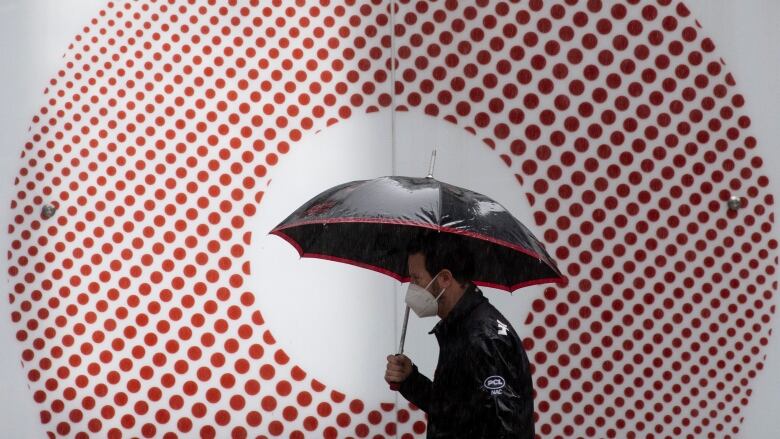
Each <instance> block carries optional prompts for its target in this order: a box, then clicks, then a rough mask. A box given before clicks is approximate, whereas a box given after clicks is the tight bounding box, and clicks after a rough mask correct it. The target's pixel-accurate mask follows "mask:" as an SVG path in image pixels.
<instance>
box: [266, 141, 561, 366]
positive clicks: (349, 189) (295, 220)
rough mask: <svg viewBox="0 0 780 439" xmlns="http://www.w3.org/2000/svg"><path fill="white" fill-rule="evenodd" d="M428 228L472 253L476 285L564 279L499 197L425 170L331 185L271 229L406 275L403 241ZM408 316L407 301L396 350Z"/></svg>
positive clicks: (341, 257) (324, 253)
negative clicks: (443, 179)
mask: <svg viewBox="0 0 780 439" xmlns="http://www.w3.org/2000/svg"><path fill="white" fill-rule="evenodd" d="M434 157H435V154H434ZM432 170H433V161H432V162H431V172H432ZM430 231H436V232H439V233H446V234H450V235H452V236H455V237H457V240H458V245H459V246H460V247H462V248H464V249H467V250H470V251H471V253H472V254H473V255H475V257H476V259H477V261H478V263H477V264H476V267H475V269H476V271H475V274H474V278H473V279H472V281H473V282H474V283H475V284H477V285H481V286H488V287H493V288H498V289H502V290H505V291H510V292H511V291H514V290H516V289H518V288H521V287H524V286H528V285H535V284H542V283H548V282H561V281H565V279H566V278H565V277H564V276H563V275H562V274H561V272H560V271H559V270H558V268H557V267H556V265H555V262H554V261H553V260H552V258H551V257H550V256H549V255H548V254H547V252H546V251H545V249H544V246H543V245H542V244H541V243H540V242H539V241H538V240H537V239H536V238H535V237H534V236H533V234H532V233H531V232H530V231H529V230H528V229H527V228H526V227H525V226H524V225H523V224H522V223H521V222H520V221H518V220H517V219H516V218H515V217H514V216H512V214H510V213H509V212H508V211H507V210H506V208H504V207H503V206H502V205H501V204H499V203H497V202H496V201H494V200H492V199H490V198H488V197H486V196H484V195H482V194H479V193H476V192H473V191H470V190H467V189H463V188H460V187H457V186H453V185H451V184H447V183H444V182H441V181H438V180H436V179H434V178H433V176H432V175H430V174H429V175H428V177H426V178H416V177H398V176H392V177H381V178H376V179H374V180H360V181H352V182H349V183H344V184H341V185H338V186H335V187H333V188H331V189H328V190H326V191H325V192H323V193H321V194H319V195H317V196H316V197H314V198H312V199H311V200H309V201H308V202H306V203H305V204H304V205H303V206H301V207H299V208H298V210H296V211H295V212H293V213H292V214H291V215H290V216H289V217H287V219H285V220H284V221H282V222H281V223H280V224H279V225H278V226H276V227H275V228H274V229H273V230H272V231H271V232H270V233H272V234H274V235H277V236H279V237H281V238H283V239H285V240H286V241H287V242H289V243H290V244H292V245H293V247H295V248H296V249H297V250H298V254H299V255H300V256H301V257H308V258H321V259H327V260H331V261H337V262H344V263H347V264H352V265H356V266H359V267H363V268H368V269H371V270H374V271H377V272H380V273H384V274H386V275H388V276H391V277H393V278H395V279H398V280H399V281H401V282H409V281H410V278H409V274H408V268H407V254H406V246H407V244H408V243H409V242H411V241H412V240H414V239H416V238H417V237H418V236H420V234H421V233H423V232H429V233H430ZM408 319H409V307H408V306H407V308H406V315H405V316H404V324H403V329H402V331H401V343H400V347H399V349H398V352H399V354H400V353H403V346H404V339H405V338H406V326H407V322H408Z"/></svg>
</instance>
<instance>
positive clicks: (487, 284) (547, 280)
mask: <svg viewBox="0 0 780 439" xmlns="http://www.w3.org/2000/svg"><path fill="white" fill-rule="evenodd" d="M565 280H566V278H565V277H548V278H545V279H534V280H529V281H525V282H520V283H519V284H515V285H512V286H511V287H510V286H506V285H500V284H494V283H490V282H482V281H478V280H475V281H472V282H474V284H476V285H479V286H481V287H489V288H495V289H497V290H503V291H506V292H508V293H511V292H512V291H514V290H517V289H520V288H524V287H529V286H531V285H539V284H546V283H552V282H563V281H565Z"/></svg>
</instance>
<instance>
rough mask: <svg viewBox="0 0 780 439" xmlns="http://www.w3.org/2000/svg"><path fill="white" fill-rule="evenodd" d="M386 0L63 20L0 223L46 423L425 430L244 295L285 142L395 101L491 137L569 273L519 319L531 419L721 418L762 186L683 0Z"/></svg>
mask: <svg viewBox="0 0 780 439" xmlns="http://www.w3.org/2000/svg"><path fill="white" fill-rule="evenodd" d="M388 5H389V4H388V2H382V1H380V0H373V1H370V2H356V1H344V2H335V1H329V0H320V1H318V2H313V1H304V0H296V1H294V2H293V1H289V2H282V1H280V0H273V1H270V2H262V3H261V2H259V1H256V0H247V1H243V2H237V1H235V0H227V1H223V2H217V1H214V0H211V1H194V0H191V1H187V2H185V1H180V2H175V1H166V2H163V1H154V0H149V1H140V2H132V1H130V2H120V3H114V2H111V3H108V5H107V7H106V9H105V10H102V11H101V12H100V14H99V17H97V18H95V19H94V20H92V22H91V24H90V25H89V26H88V27H85V28H84V29H83V32H82V33H81V35H79V36H78V37H77V39H76V42H75V43H74V45H73V46H72V47H71V50H70V52H69V54H68V55H67V57H66V61H65V63H66V65H65V67H64V68H63V69H62V70H61V71H60V72H58V74H57V75H56V77H55V78H53V79H52V80H51V81H50V84H49V88H48V89H47V90H46V95H47V97H48V101H47V103H46V105H45V106H44V107H43V108H41V110H40V112H39V114H38V115H37V116H36V117H35V118H34V120H33V126H32V129H31V131H32V133H33V134H32V137H31V139H30V141H29V143H27V144H26V145H25V148H24V150H23V157H24V159H25V164H24V167H23V168H22V169H21V170H20V171H19V175H18V177H17V179H16V186H17V189H18V192H17V197H16V199H15V200H14V201H13V203H12V209H13V211H14V217H13V222H12V224H11V225H10V226H9V232H10V234H11V235H12V237H13V242H12V244H11V248H10V249H9V253H8V256H9V260H10V268H9V274H10V276H11V281H12V285H13V291H12V292H11V293H10V295H9V299H10V301H11V303H12V304H13V305H14V307H15V310H14V312H13V314H12V319H13V321H14V323H15V325H16V327H17V329H18V332H17V334H16V336H17V339H18V340H19V341H20V342H22V343H23V344H24V345H25V347H26V349H25V350H24V353H23V358H22V361H23V364H24V366H25V369H26V370H27V371H28V380H29V383H30V386H31V388H32V389H33V397H34V399H35V401H36V402H37V403H38V404H39V406H40V408H41V412H40V417H41V422H43V423H44V424H45V425H46V427H47V429H48V432H49V436H50V437H54V436H55V435H73V436H76V437H89V436H96V437H102V436H106V437H117V438H118V437H136V436H142V437H164V438H173V437H192V436H201V437H227V436H230V437H239V438H240V437H247V436H248V435H249V434H252V435H255V434H256V432H262V434H263V435H265V436H266V437H267V436H272V437H281V436H284V437H291V438H293V437H311V436H317V437H319V436H324V437H343V436H356V437H361V438H362V437H369V436H370V437H377V436H378V437H386V436H396V435H398V436H400V437H404V438H408V437H412V436H419V435H422V434H424V432H425V422H424V416H423V414H422V412H421V411H419V410H416V409H415V408H414V407H410V406H409V405H407V404H404V406H402V407H396V406H394V405H393V404H379V403H378V402H377V403H374V402H364V401H360V400H357V399H353V398H350V397H349V395H345V394H343V393H340V392H339V391H338V390H336V389H331V388H329V387H327V383H320V382H319V381H317V379H316V377H312V376H311V375H310V374H309V373H308V372H306V371H304V370H302V369H301V368H299V367H298V366H296V365H295V364H294V361H295V359H291V358H289V357H288V356H287V355H286V354H285V353H284V351H283V347H279V346H277V345H276V343H275V340H274V337H273V335H272V332H271V329H272V328H268V327H266V326H265V325H264V321H263V317H262V315H261V313H260V312H259V311H257V310H256V309H255V306H254V300H255V299H254V297H255V296H254V294H256V293H257V292H252V291H247V290H246V289H245V288H243V283H244V280H245V277H246V276H247V275H248V273H249V269H250V267H249V261H248V260H247V259H246V258H245V257H244V252H245V250H246V249H247V247H248V246H249V245H251V236H250V234H249V231H248V230H247V228H246V227H245V223H246V218H248V217H251V216H252V215H254V214H255V213H256V211H257V208H258V206H262V202H261V200H262V195H263V192H262V189H261V188H264V187H265V184H264V183H263V181H264V180H267V178H268V173H269V170H270V169H272V168H273V167H274V166H275V165H276V164H277V163H279V162H280V160H283V157H284V155H285V154H286V153H287V152H289V150H290V149H291V148H293V147H294V146H295V143H296V142H297V141H298V140H300V139H301V138H302V137H303V136H304V135H305V134H306V133H313V132H317V131H318V130H321V129H324V128H326V127H327V126H330V125H332V124H334V123H336V122H338V121H339V120H343V119H347V118H349V117H351V116H352V115H353V114H359V113H367V112H375V111H378V110H380V109H382V108H388V109H389V108H392V109H395V110H397V111H419V112H424V113H425V114H428V115H430V116H431V117H437V118H443V119H445V120H448V121H450V122H452V123H455V124H457V125H459V126H461V127H463V128H464V129H465V130H466V131H468V132H470V133H472V134H473V135H476V136H478V138H480V139H483V141H484V143H485V144H486V145H487V146H488V147H490V148H491V149H493V150H495V151H496V154H497V155H498V157H499V158H500V159H501V162H498V163H499V165H498V166H500V167H502V168H504V169H506V170H507V171H508V172H512V173H513V174H514V175H515V176H516V178H517V181H518V182H519V184H520V186H519V189H520V190H521V191H522V192H523V193H524V194H525V196H526V197H527V198H528V201H529V203H530V205H531V206H532V208H533V209H534V215H533V216H534V218H535V221H536V224H535V227H536V229H537V230H539V231H541V235H542V236H543V238H544V240H545V241H546V243H547V246H548V249H551V250H552V252H553V253H554V256H555V257H556V258H557V260H558V261H559V264H560V266H561V268H562V269H563V270H565V271H566V274H567V275H568V276H569V279H570V282H569V284H568V285H566V286H562V287H557V288H548V289H546V290H545V295H544V297H543V298H541V299H539V300H537V301H535V302H534V303H533V309H532V312H531V313H530V314H529V316H528V319H527V321H526V322H525V323H526V324H528V325H530V326H531V327H532V328H533V336H532V337H530V338H528V339H526V340H525V343H526V347H527V349H528V351H529V355H530V356H531V358H532V362H533V363H534V368H535V369H534V380H535V387H536V392H537V394H536V417H537V419H538V420H537V432H538V434H539V435H540V437H609V438H614V437H627V438H634V437H640V436H641V437H647V438H651V437H670V436H671V437H683V436H684V437H696V438H698V437H733V436H734V435H735V434H736V433H737V431H738V426H739V423H740V420H741V410H742V408H743V407H744V406H745V405H746V404H747V402H748V399H749V396H750V392H751V388H750V383H751V379H752V378H753V377H755V375H756V373H757V372H758V371H759V370H760V369H761V368H762V360H763V355H764V347H765V345H766V344H767V340H768V336H769V328H770V323H771V318H772V314H773V313H774V305H771V303H772V297H773V294H774V291H775V290H776V288H777V284H776V282H775V281H773V280H772V278H773V276H774V273H775V267H776V266H777V256H776V247H777V241H776V240H775V239H772V238H769V237H770V236H771V230H772V223H773V222H774V218H773V215H772V214H771V213H770V211H769V209H768V206H770V205H771V204H772V203H773V197H772V194H770V193H768V189H767V187H768V179H767V177H765V176H764V175H761V174H760V170H761V168H762V166H763V163H762V160H761V158H760V156H758V155H757V154H756V151H755V147H756V140H755V139H754V138H753V137H751V136H750V135H749V134H748V129H749V126H750V119H749V118H748V117H747V116H745V115H742V114H741V112H742V107H743V105H744V100H743V98H742V97H741V96H740V95H739V94H738V93H737V92H736V91H735V90H734V80H733V78H732V77H731V75H729V74H728V73H727V72H726V71H725V70H724V64H723V62H722V61H721V60H720V59H719V58H717V56H716V55H715V52H714V50H715V47H714V44H713V42H712V41H711V40H709V39H708V38H706V37H705V36H703V35H702V31H701V29H700V28H699V26H698V24H697V23H696V22H695V21H694V20H693V18H692V17H690V14H689V12H688V10H687V9H686V8H685V6H684V5H683V4H681V3H672V2H670V1H666V0H658V1H655V2H639V1H637V0H627V1H625V2H613V3H609V2H604V3H602V2H601V1H598V0H589V1H576V0H566V1H559V2H550V1H541V0H529V1H527V2H503V1H499V2H488V1H487V0H477V1H475V2H457V1H454V0H446V1H442V2H425V1H417V2H410V1H400V0H399V1H398V2H396V7H397V10H396V12H395V14H394V16H393V17H392V18H393V19H392V20H391V17H390V16H389V11H388ZM391 24H394V27H390V26H391ZM391 31H392V32H393V33H394V35H395V38H394V40H393V38H391V35H390V32H391ZM393 48H395V50H396V52H395V54H396V56H395V57H394V58H392V59H394V60H395V63H396V69H395V72H394V75H393V72H391V69H390V67H391V61H390V60H391V51H392V50H393ZM393 77H394V78H395V83H394V84H391V80H392V78H393ZM391 87H392V88H391ZM731 195H741V196H742V197H744V198H743V200H744V201H743V205H744V208H743V209H742V210H740V211H738V212H733V211H727V210H725V207H724V202H725V201H726V200H727V199H728V198H729V197H730V196H731ZM46 203H53V204H55V205H57V206H58V207H59V214H58V215H57V216H56V217H55V219H53V220H49V221H45V220H43V219H42V218H40V208H41V206H42V205H43V204H46ZM260 208H262V207H260ZM518 324H519V322H518Z"/></svg>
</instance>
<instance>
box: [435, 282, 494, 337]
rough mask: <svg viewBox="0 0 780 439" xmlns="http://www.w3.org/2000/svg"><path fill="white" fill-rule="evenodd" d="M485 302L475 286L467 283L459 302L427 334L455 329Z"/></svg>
mask: <svg viewBox="0 0 780 439" xmlns="http://www.w3.org/2000/svg"><path fill="white" fill-rule="evenodd" d="M486 301H487V299H486V298H485V296H484V295H483V294H482V291H481V290H480V289H479V288H477V286H476V285H474V284H473V283H471V282H469V286H468V287H466V290H465V291H464V292H463V296H461V298H460V300H458V303H456V304H455V306H454V307H453V308H452V310H451V311H450V313H449V314H448V315H447V317H445V318H443V319H441V320H440V321H439V323H437V324H436V326H434V327H433V329H431V331H430V332H428V333H429V334H437V335H438V334H441V333H443V332H446V331H448V330H449V329H450V328H453V327H456V326H457V325H458V324H459V323H460V322H461V321H462V320H463V319H464V318H465V317H466V316H468V315H469V314H470V313H471V311H472V310H473V309H474V308H476V307H477V306H478V305H479V304H481V303H482V302H486Z"/></svg>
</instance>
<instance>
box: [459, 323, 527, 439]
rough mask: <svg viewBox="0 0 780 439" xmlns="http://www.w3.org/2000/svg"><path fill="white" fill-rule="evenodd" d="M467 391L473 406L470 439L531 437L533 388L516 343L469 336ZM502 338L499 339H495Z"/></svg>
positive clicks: (522, 353)
mask: <svg viewBox="0 0 780 439" xmlns="http://www.w3.org/2000/svg"><path fill="white" fill-rule="evenodd" d="M473 337H474V338H473V339H472V344H471V345H472V346H473V348H474V349H473V354H472V355H470V356H469V361H470V362H471V364H470V366H471V371H472V378H471V380H470V384H471V385H470V387H469V389H467V392H468V396H467V398H468V400H469V401H470V403H469V407H473V408H474V410H473V411H472V412H471V417H472V419H471V420H470V422H468V425H471V426H473V431H472V433H471V435H470V437H481V438H495V439H501V438H533V437H534V434H533V393H532V392H533V389H532V382H531V372H530V365H529V363H528V359H527V357H526V356H525V353H524V351H522V347H521V346H515V344H517V342H516V341H515V342H513V341H511V340H512V339H511V338H509V337H507V338H506V339H502V338H496V336H490V335H486V334H480V335H475V336H473ZM498 337H502V336H498Z"/></svg>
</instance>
